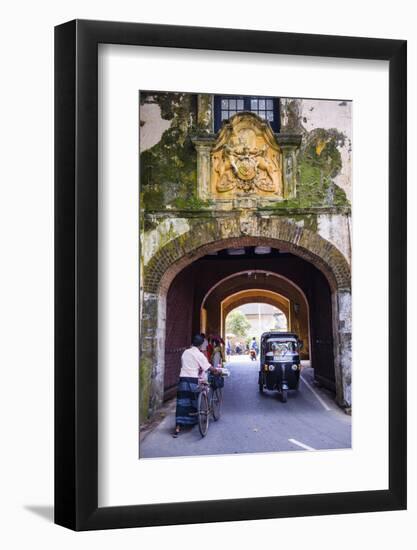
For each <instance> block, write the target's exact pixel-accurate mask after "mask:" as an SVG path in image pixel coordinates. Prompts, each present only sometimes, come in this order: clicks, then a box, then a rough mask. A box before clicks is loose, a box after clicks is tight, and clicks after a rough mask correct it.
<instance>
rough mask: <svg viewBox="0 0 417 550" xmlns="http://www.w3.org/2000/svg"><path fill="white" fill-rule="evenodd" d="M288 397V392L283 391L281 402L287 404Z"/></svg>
mask: <svg viewBox="0 0 417 550" xmlns="http://www.w3.org/2000/svg"><path fill="white" fill-rule="evenodd" d="M287 397H288V390H281V401H282V402H283V403H286V402H287Z"/></svg>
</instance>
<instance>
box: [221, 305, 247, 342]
mask: <svg viewBox="0 0 417 550" xmlns="http://www.w3.org/2000/svg"><path fill="white" fill-rule="evenodd" d="M250 328H251V324H250V323H249V321H248V320H247V319H246V315H245V314H244V313H242V312H241V311H239V310H238V309H235V310H234V311H231V312H230V313H229V315H228V316H227V318H226V333H232V334H235V335H236V336H240V337H241V338H245V337H246V336H247V334H248V330H249V329H250Z"/></svg>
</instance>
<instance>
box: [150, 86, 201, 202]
mask: <svg viewBox="0 0 417 550" xmlns="http://www.w3.org/2000/svg"><path fill="white" fill-rule="evenodd" d="M145 102H151V103H158V105H159V106H160V108H161V116H162V117H163V118H166V119H167V120H170V121H171V125H170V127H169V128H168V129H167V130H166V131H165V132H164V133H163V134H162V137H161V140H160V141H159V143H157V144H156V145H154V146H153V147H151V148H150V149H148V150H146V151H144V152H143V153H142V154H141V156H140V181H141V189H142V198H143V203H142V205H143V208H144V209H145V210H158V209H164V208H165V207H166V205H167V204H171V203H172V202H173V201H175V200H176V199H178V198H181V199H183V200H188V199H189V197H191V196H192V195H193V194H194V193H195V190H196V187H197V155H196V151H195V148H194V145H193V143H192V142H191V139H190V135H192V134H193V133H194V130H195V127H196V115H197V109H196V97H195V95H193V94H184V93H151V94H147V95H146V96H143V97H141V103H145Z"/></svg>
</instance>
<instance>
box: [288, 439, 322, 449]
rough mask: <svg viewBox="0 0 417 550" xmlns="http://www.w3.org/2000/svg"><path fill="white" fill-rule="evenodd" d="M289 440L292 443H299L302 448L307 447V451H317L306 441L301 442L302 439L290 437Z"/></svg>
mask: <svg viewBox="0 0 417 550" xmlns="http://www.w3.org/2000/svg"><path fill="white" fill-rule="evenodd" d="M288 441H289V442H290V443H294V445H298V446H299V447H301V448H302V449H305V450H306V451H315V450H316V449H314V448H313V447H309V446H308V445H306V444H305V443H301V441H297V440H296V439H289V440H288Z"/></svg>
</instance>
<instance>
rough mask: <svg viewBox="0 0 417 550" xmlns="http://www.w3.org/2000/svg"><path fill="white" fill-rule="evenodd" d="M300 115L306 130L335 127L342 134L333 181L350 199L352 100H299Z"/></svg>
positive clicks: (338, 144) (326, 129) (338, 145)
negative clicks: (337, 168) (336, 169)
mask: <svg viewBox="0 0 417 550" xmlns="http://www.w3.org/2000/svg"><path fill="white" fill-rule="evenodd" d="M300 116H301V120H302V125H303V127H304V129H305V130H306V131H307V132H309V133H310V132H313V131H314V130H317V128H321V129H322V130H325V131H329V130H333V129H337V132H338V134H339V135H342V136H343V139H340V140H339V141H338V143H337V147H338V151H339V153H340V160H341V166H340V170H339V172H338V174H336V177H335V179H334V183H335V184H336V185H337V186H338V187H340V188H341V189H343V191H344V192H345V193H346V197H347V198H348V200H349V201H351V200H352V185H351V169H352V102H351V101H345V100H341V101H333V100H332V101H325V100H313V99H303V100H301V106H300Z"/></svg>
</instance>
